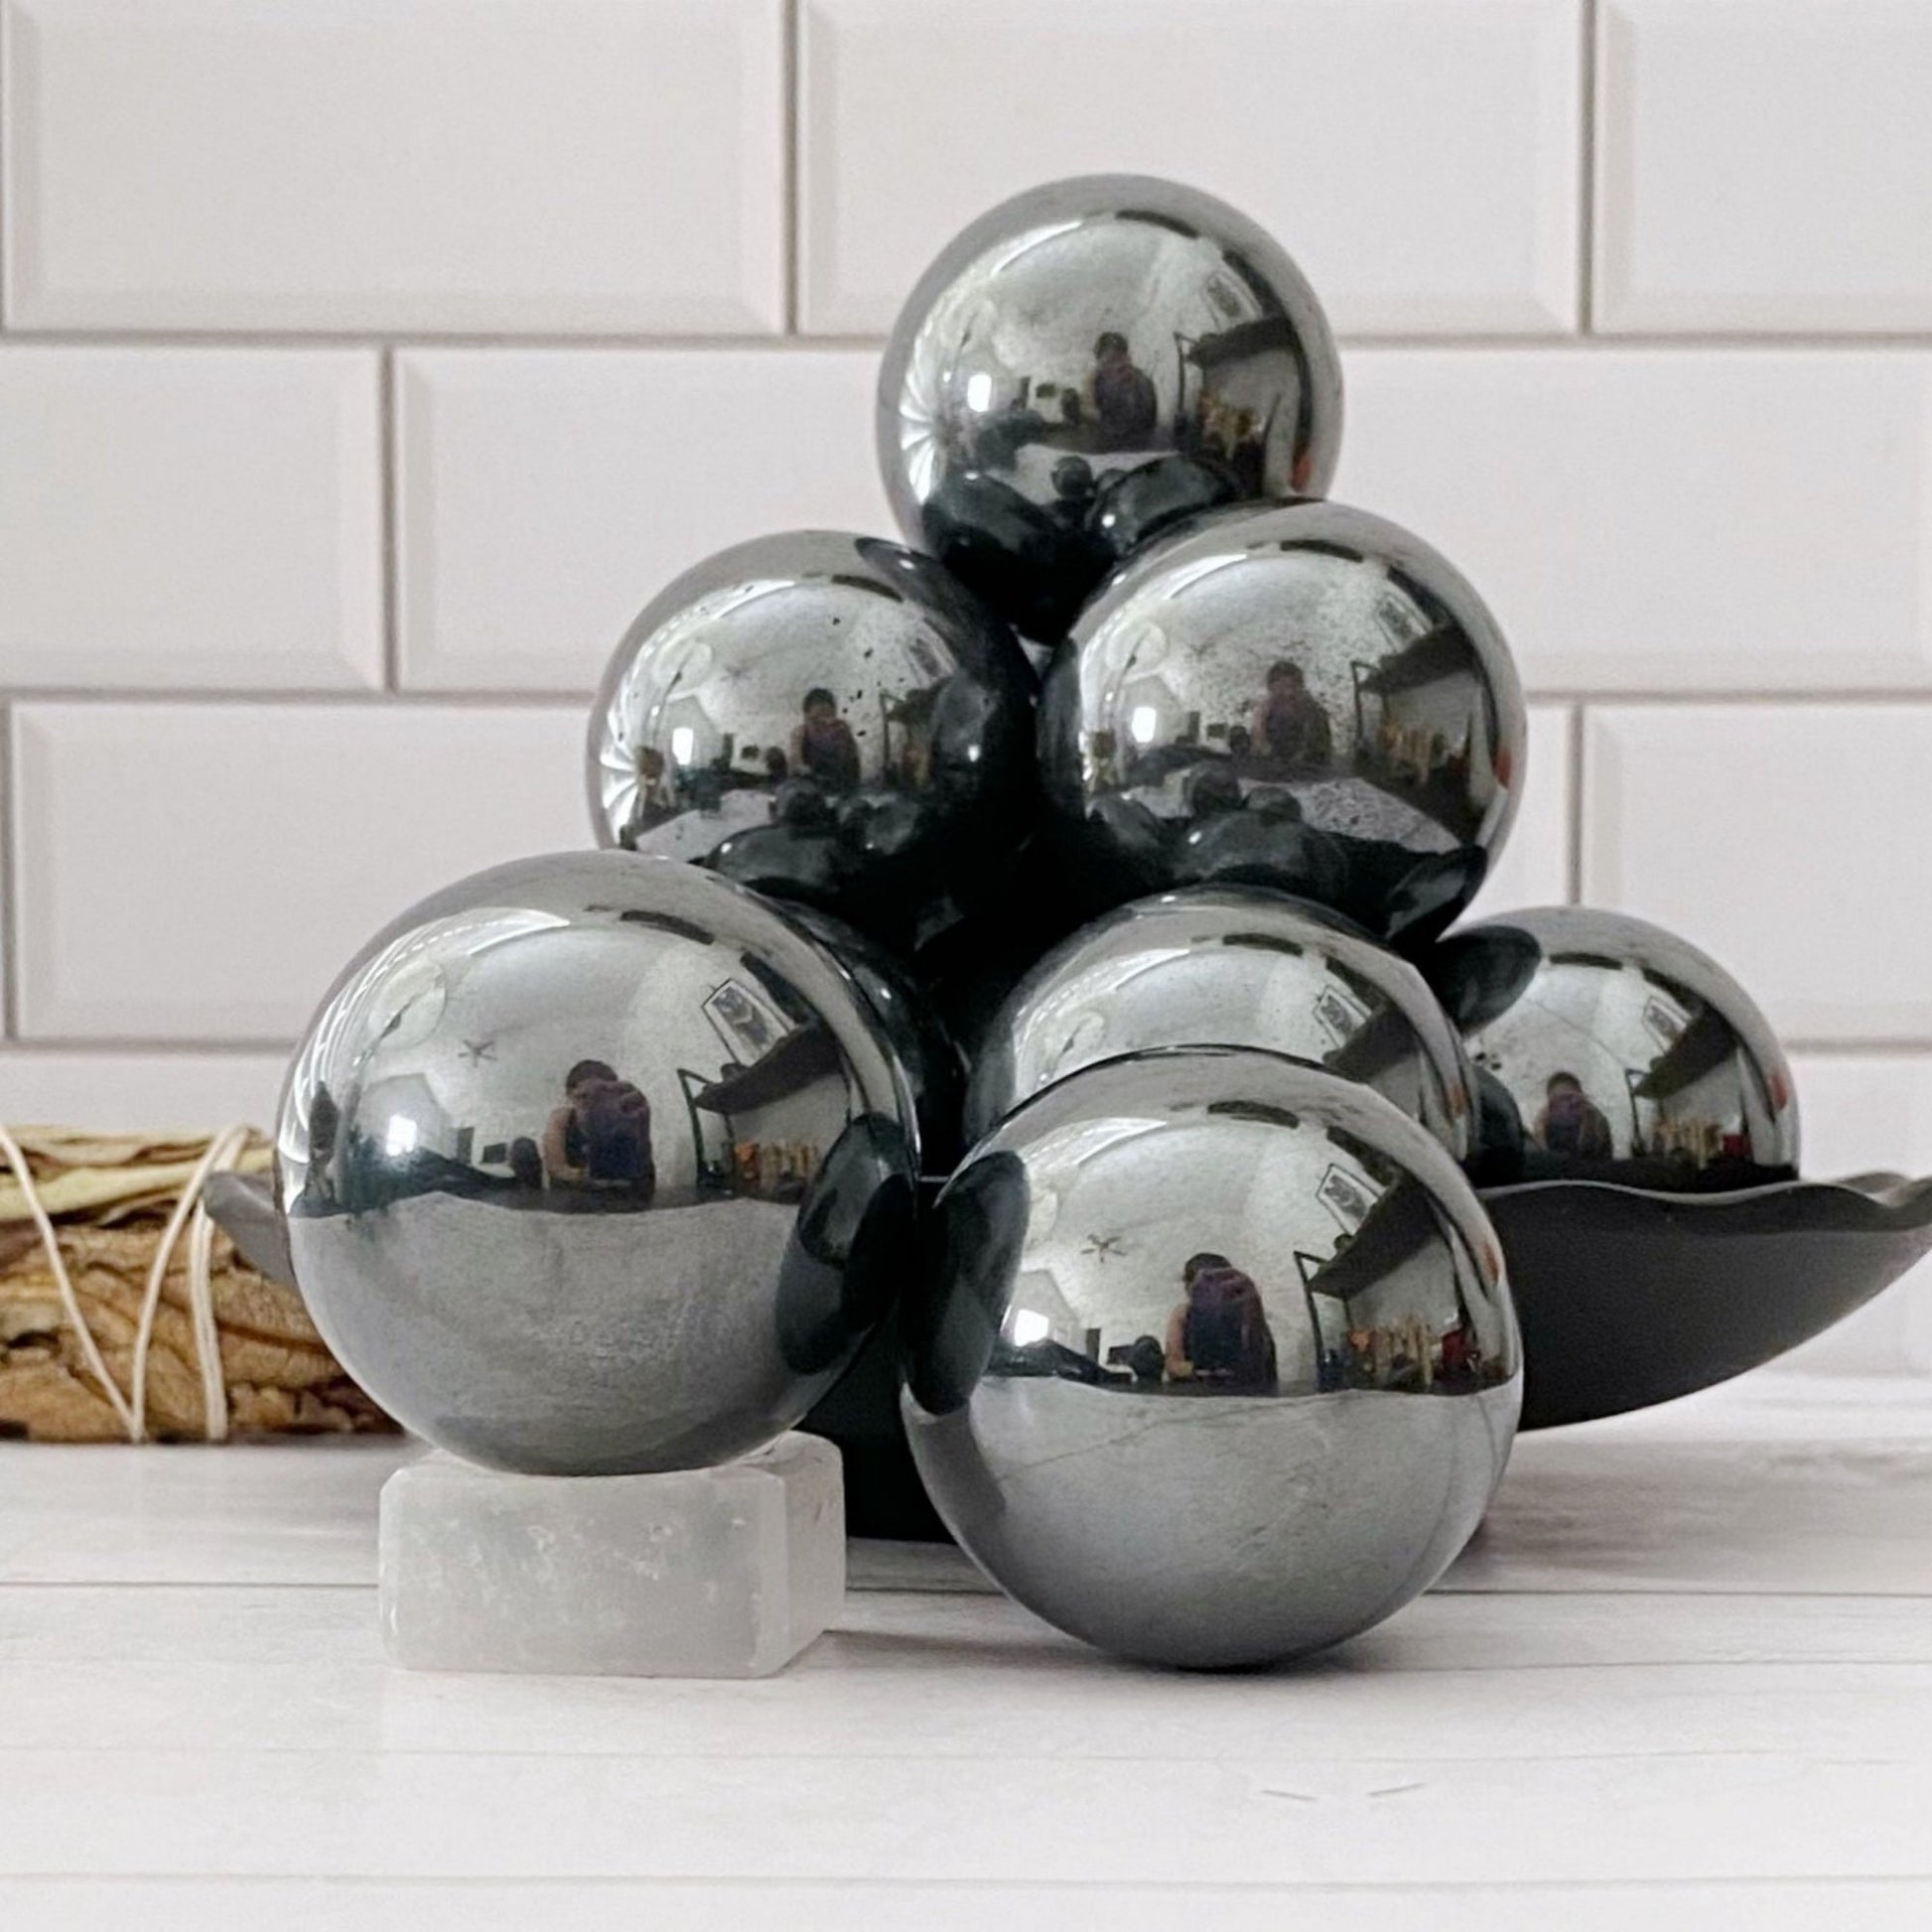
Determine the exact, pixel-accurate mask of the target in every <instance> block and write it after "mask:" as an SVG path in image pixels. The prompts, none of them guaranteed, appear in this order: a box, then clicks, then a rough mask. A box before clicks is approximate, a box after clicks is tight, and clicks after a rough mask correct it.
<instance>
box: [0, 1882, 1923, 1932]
mask: <svg viewBox="0 0 1932 1932" xmlns="http://www.w3.org/2000/svg"><path fill="white" fill-rule="evenodd" d="M1291 1912H1292V1913H1293V1916H1289V1914H1290V1913H1291ZM0 1915H3V1916H4V1917H5V1920H6V1922H7V1923H9V1924H18V1925H22V1926H31V1927H33V1928H34V1932H126V1929H127V1928H128V1927H130V1926H139V1927H140V1928H141V1932H209V1928H210V1927H224V1926H227V1925H230V1924H236V1923H245V1924H249V1925H263V1926H273V1927H275V1928H276V1932H343V1928H344V1927H353V1928H355V1932H445V1928H460V1929H461V1932H533V1928H539V1927H540V1928H550V1927H562V1926H569V1927H571V1928H572V1932H712V1928H719V1927H731V1928H733V1932H744V1929H745V1928H762V1927H766V1926H782V1927H784V1928H785V1932H854V1928H855V1927H881V1928H897V1927H899V1926H916V1927H918V1928H920V1932H987V1928H988V1927H997V1928H999V1932H1079V1929H1080V1928H1084V1927H1087V1926H1102V1925H1104V1926H1106V1927H1107V1928H1109V1932H1173V1928H1174V1927H1175V1926H1177V1925H1184V1926H1186V1927H1188V1928H1190V1932H1192V1928H1199V1927H1211V1928H1213V1932H1286V1929H1287V1928H1292V1927H1294V1926H1298V1925H1313V1926H1319V1927H1320V1928H1321V1932H1418V1929H1419V1928H1421V1929H1422V1932H1629V1928H1630V1927H1631V1926H1633V1925H1644V1926H1651V1927H1658V1928H1664V1929H1665V1932H1669V1928H1675V1927H1678V1926H1695V1927H1697V1928H1698V1932H1820V1929H1821V1927H1829V1928H1830V1932H1898V1928H1901V1927H1920V1926H1923V1925H1924V1924H1925V1923H1926V1922H1927V1920H1928V1917H1932V1883H1928V1882H1926V1881H1924V1880H1915V1879H1906V1880H1882V1879H1881V1880H1856V1879H1855V1880H1837V1881H1827V1882H1823V1883H1820V1882H1804V1881H1799V1882H1786V1883H1775V1882H1773V1883H1766V1882H1762V1881H1753V1880H1741V1881H1730V1882H1719V1883H1705V1884H1669V1883H1666V1884H1658V1883H1655V1882H1652V1881H1647V1880H1635V1881H1619V1882H1615V1883H1611V1884H1607V1885H1597V1886H1581V1885H1565V1884H1524V1885H1508V1886H1496V1885H1491V1884H1482V1885H1451V1884H1446V1883H1443V1882H1441V1881H1432V1882H1430V1883H1428V1884H1426V1885H1414V1886H1412V1885H1372V1884H1359V1885H1311V1886H1306V1887H1304V1888H1302V1889H1301V1890H1299V1891H1297V1892H1296V1893H1295V1895H1294V1898H1293V1901H1292V1904H1290V1905H1289V1906H1287V1907H1285V1905H1284V1901H1283V1898H1282V1894H1281V1892H1280V1891H1279V1890H1278V1889H1277V1888H1275V1887H1273V1886H1265V1885H1257V1884H1239V1883H1226V1882H1217V1883H1209V1884H1188V1885H1162V1884H1148V1883H1146V1882H1144V1881H1129V1882H1124V1883H1123V1882H1120V1881H1118V1880H1116V1881H1110V1882H1102V1883H1100V1884H1096V1885H1080V1886H1074V1885H1070V1884H1055V1885H1037V1886H1019V1885H1013V1884H999V1883H987V1882H974V1883H967V1884H954V1885H937V1884H903V1885H902V1884H894V1883H871V1884H867V1883H853V1882H849V1881H834V1882H830V1883H809V1884H808V1883H789V1882H779V1883H775V1884H767V1883H757V1882H732V1881H725V1882H722V1883H705V1882H698V1881H693V1880H671V1881H669V1882H666V1883H661V1884H651V1883H637V1882H626V1881H623V1880H615V1881H614V1880H604V1881H600V1882H596V1883H586V1882H583V1881H573V1880H569V1879H564V1880H548V1881H546V1880H538V1881H535V1882H524V1883H518V1882H500V1881H497V1882H492V1881H487V1880H485V1881H482V1882H462V1881H449V1880H436V1879H431V1880H426V1881H417V1882H412V1883H407V1884H400V1883H395V1882H393V1881H388V1880H373V1881H370V1880H354V1879H314V1878H294V1879H206V1878H203V1879H192V1878H191V1879H175V1880H170V1879H160V1878H137V1879H105V1880H102V1879H26V1880H19V1881H13V1882H9V1881H7V1880H4V1879H0Z"/></svg>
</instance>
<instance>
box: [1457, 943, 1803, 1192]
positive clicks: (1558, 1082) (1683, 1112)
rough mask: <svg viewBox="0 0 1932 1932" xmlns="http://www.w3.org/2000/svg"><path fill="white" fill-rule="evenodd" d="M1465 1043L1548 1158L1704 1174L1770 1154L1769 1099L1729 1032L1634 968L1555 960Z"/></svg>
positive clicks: (1702, 1008)
mask: <svg viewBox="0 0 1932 1932" xmlns="http://www.w3.org/2000/svg"><path fill="white" fill-rule="evenodd" d="M1468 1043H1469V1048H1470V1052H1471V1054H1472V1055H1473V1056H1474V1057H1475V1059H1476V1060H1477V1063H1478V1064H1479V1065H1482V1066H1484V1067H1486V1068H1488V1069H1489V1070H1490V1071H1491V1072H1493V1073H1494V1074H1496V1075H1497V1077H1498V1078H1500V1079H1501V1080H1502V1082H1503V1084H1504V1085H1505V1086H1506V1087H1507V1088H1508V1089H1509V1092H1510V1095H1511V1097H1512V1098H1513V1099H1514V1100H1515V1102H1516V1105H1517V1108H1518V1111H1519V1112H1520V1113H1521V1115H1522V1120H1523V1126H1524V1130H1525V1132H1526V1134H1527V1135H1528V1137H1529V1139H1530V1142H1531V1143H1532V1145H1533V1146H1535V1147H1536V1148H1538V1149H1540V1150H1541V1151H1542V1152H1543V1153H1545V1154H1549V1155H1553V1156H1557V1157H1560V1158H1564V1159H1567V1160H1573V1161H1575V1160H1589V1159H1603V1160H1613V1161H1622V1160H1632V1159H1645V1158H1655V1159H1661V1160H1668V1161H1672V1162H1675V1163H1680V1164H1684V1163H1688V1164H1689V1165H1691V1166H1693V1167H1696V1168H1700V1169H1702V1168H1706V1167H1710V1166H1712V1165H1714V1164H1716V1163H1718V1162H1721V1161H1739V1162H1748V1161H1751V1160H1752V1159H1754V1158H1755V1156H1754V1150H1755V1149H1758V1148H1762V1147H1768V1146H1771V1145H1774V1144H1775V1138H1776V1134H1775V1110H1774V1108H1773V1106H1772V1102H1771V1096H1770V1095H1768V1094H1767V1093H1766V1092H1765V1091H1764V1089H1763V1081H1762V1079H1761V1077H1760V1076H1759V1074H1758V1071H1757V1069H1756V1067H1755V1065H1754V1063H1753V1062H1752V1060H1751V1057H1750V1055H1749V1054H1748V1053H1747V1052H1746V1051H1745V1050H1744V1049H1743V1048H1742V1046H1741V1043H1740V1042H1739V1040H1738V1038H1737V1035H1736V1034H1735V1033H1734V1032H1733V1030H1732V1029H1731V1027H1730V1025H1729V1023H1728V1022H1727V1021H1725V1019H1724V1017H1723V1016H1722V1015H1721V1014H1720V1013H1719V1012H1718V1011H1717V1009H1716V1008H1714V1007H1711V1006H1708V1005H1707V1004H1705V1003H1704V1002H1703V1001H1701V1000H1698V999H1697V998H1696V997H1695V996H1694V995H1691V994H1689V993H1688V992H1686V991H1685V990H1684V989H1683V988H1681V987H1677V986H1673V985H1671V984H1669V983H1667V982H1665V981H1662V980H1659V979H1657V978H1656V977H1655V976H1653V975H1652V974H1650V973H1648V972H1646V971H1645V970H1644V969H1643V968H1642V967H1641V966H1638V965H1636V964H1634V963H1633V962H1629V961H1618V960H1614V959H1610V958H1606V957H1600V956H1598V955H1595V954H1571V955H1565V954H1562V953H1558V954H1554V955H1552V956H1550V957H1549V958H1548V959H1547V960H1546V961H1545V962H1544V964H1543V966H1542V968H1541V969H1540V971H1539V972H1538V974H1537V977H1536V981H1535V987H1534V994H1533V997H1532V998H1530V999H1528V1000H1525V1001H1521V1002H1518V1003H1516V1004H1515V1005H1513V1006H1512V1007H1510V1008H1509V1009H1508V1010H1507V1011H1505V1012H1504V1013H1502V1014H1501V1015H1499V1016H1498V1017H1497V1018H1496V1019H1495V1020H1493V1021H1491V1022H1489V1023H1488V1024H1487V1025H1486V1026H1484V1027H1482V1028H1481V1029H1480V1030H1478V1031H1477V1032H1476V1033H1474V1034H1472V1035H1470V1038H1469V1042H1468ZM1598 1123H1600V1124H1601V1128H1600V1132H1599V1131H1597V1124H1598Z"/></svg>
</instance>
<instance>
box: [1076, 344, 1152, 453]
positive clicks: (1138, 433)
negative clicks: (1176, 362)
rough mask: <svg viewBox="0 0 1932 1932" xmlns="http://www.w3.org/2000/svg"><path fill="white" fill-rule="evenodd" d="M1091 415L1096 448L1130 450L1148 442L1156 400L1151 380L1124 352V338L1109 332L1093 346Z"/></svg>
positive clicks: (1125, 347) (1150, 439) (1150, 436)
mask: <svg viewBox="0 0 1932 1932" xmlns="http://www.w3.org/2000/svg"><path fill="white" fill-rule="evenodd" d="M1093 364H1094V366H1093V382H1092V388H1093V413H1094V415H1095V417H1096V418H1097V419H1098V429H1099V439H1098V440H1099V447H1100V448H1101V449H1103V450H1120V449H1132V448H1135V447H1136V446H1138V445H1141V444H1145V443H1148V442H1151V441H1152V440H1153V437H1154V423H1155V418H1156V417H1157V416H1158V415H1159V414H1160V411H1161V402H1160V397H1159V396H1158V395H1157V394H1156V392H1155V387H1154V378H1153V377H1152V376H1151V375H1149V374H1148V373H1147V371H1146V370H1145V369H1143V368H1141V367H1139V366H1138V365H1137V364H1136V363H1135V361H1134V358H1133V356H1131V355H1130V354H1129V353H1128V352H1127V338H1126V337H1125V336H1123V335H1121V334H1120V333H1119V332H1118V331H1117V330H1113V329H1109V330H1107V331H1106V332H1105V334H1103V335H1102V336H1100V337H1099V338H1098V339H1097V340H1096V341H1095V343H1094V345H1093Z"/></svg>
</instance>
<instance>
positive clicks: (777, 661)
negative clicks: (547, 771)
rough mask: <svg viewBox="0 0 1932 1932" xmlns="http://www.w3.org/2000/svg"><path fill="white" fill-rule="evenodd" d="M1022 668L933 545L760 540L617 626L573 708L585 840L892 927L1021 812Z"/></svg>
mask: <svg viewBox="0 0 1932 1932" xmlns="http://www.w3.org/2000/svg"><path fill="white" fill-rule="evenodd" d="M1034 690H1035V678H1034V674H1033V670H1032V668H1031V666H1030V665H1029V664H1028V663H1027V660H1026V658H1025V656H1024V654H1023V653H1022V651H1021V649H1020V646H1019V643H1018V641H1017V640H1016V639H1015V637H1014V635H1013V633H1012V632H1011V631H1010V630H1009V629H1008V628H1007V626H1006V625H1005V624H1004V623H1002V622H1001V621H999V620H998V619H997V618H995V617H993V616H992V615H991V614H990V613H988V612H987V611H986V610H984V609H983V608H982V607H981V606H980V605H979V604H978V603H977V602H976V601H975V600H974V599H973V598H972V597H971V596H970V595H968V594H967V593H966V592H965V591H963V590H962V589H961V588H960V587H959V585H957V584H956V583H954V582H953V581H952V579H951V578H949V577H948V576H947V575H946V573H945V572H944V571H943V570H941V569H939V568H938V567H937V566H936V565H935V564H934V563H933V562H932V560H931V559H930V558H928V557H921V556H918V555H915V554H914V553H913V552H912V551H909V550H906V549H904V548H902V547H901V546H900V545H898V544H897V543H888V542H886V541H884V540H883V539H881V538H878V537H860V536H848V535H844V534H842V533H839V532H836V531H827V530H796V531H789V532H786V533H784V534H782V535H777V536H766V537H759V538H756V539H755V540H754V541H752V542H750V543H742V544H739V545H737V546H736V547H735V548H733V549H730V550H724V551H721V552H719V554H718V555H717V556H715V557H711V558H708V559H707V560H706V561H705V562H703V563H701V564H699V565H697V566H695V567H694V568H693V569H691V570H689V571H686V572H685V574H684V575H683V576H682V577H680V578H678V579H677V581H676V582H675V583H673V584H671V585H670V586H669V587H668V588H667V589H666V590H664V591H663V592H662V593H661V594H660V595H659V596H657V597H656V598H654V599H653V600H652V601H651V603H650V604H649V605H647V606H646V607H645V609H644V611H643V613H642V615H641V616H640V617H639V618H638V619H637V621H635V622H634V623H633V624H632V625H631V626H630V628H629V630H628V631H626V632H625V634H624V637H623V641H622V642H621V644H620V645H619V646H618V649H617V654H616V655H615V656H614V657H613V658H612V660H611V664H610V668H609V669H608V670H607V671H606V673H605V676H604V683H603V687H602V689H601V690H600V691H599V693H598V697H597V702H596V704H595V706H594V707H593V709H592V713H591V729H590V751H589V778H590V800H591V821H592V825H593V827H594V829H595V831H596V834H597V838H598V842H599V843H600V844H601V845H606V846H622V847H625V848H627V849H629V850H632V851H636V852H643V853H649V854H652V855H656V856H663V857H667V858H673V859H688V860H692V861H695V862H697V863H699V864H702V865H705V866H708V867H710V868H711V869H712V870H713V871H715V872H719V873H722V874H724V875H725V876H726V877H727V878H731V879H736V880H738V881H739V882H740V883H741V884H742V885H747V886H753V887H756V888H757V889H759V891H761V892H765V893H769V894H772V895H773V896H776V897H786V898H796V899H801V900H803V901H805V902H807V903H810V904H815V905H818V906H820V907H822V908H824V909H825V910H827V911H830V912H833V913H836V914H838V915H839V916H841V917H842V918H845V919H846V920H848V921H849V922H850V923H852V924H854V925H859V926H864V927H865V928H866V929H868V930H871V931H874V932H876V933H878V934H880V935H881V936H883V937H887V938H890V939H893V940H895V941H901V942H902V941H903V940H905V939H906V938H907V937H908V935H909V934H910V932H911V931H912V929H913V928H914V926H915V925H916V923H917V920H918V917H919V915H920V912H921V910H922V909H923V908H924V907H925V906H927V905H928V904H929V903H931V902H932V901H933V900H934V899H935V898H937V897H941V896H943V894H944V892H945V891H946V889H947V888H948V886H949V885H950V883H951V882H953V881H955V880H957V879H960V878H962V877H964V876H967V875H970V874H971V873H973V872H974V870H975V869H985V868H989V867H993V866H997V865H998V864H999V863H1000V862H1001V860H1002V857H1003V855H1004V853H1005V851H1006V850H1007V848H1008V847H1009V846H1010V845H1011V844H1012V842H1013V841H1014V839H1015V838H1016V837H1018V836H1019V833H1020V832H1021V830H1022V829H1024V826H1025V824H1026V822H1027V819H1028V815H1029V812H1030V809H1031V806H1032V802H1033V799H1034V797H1035V769H1034V746H1033V729H1034V720H1033V699H1034Z"/></svg>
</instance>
